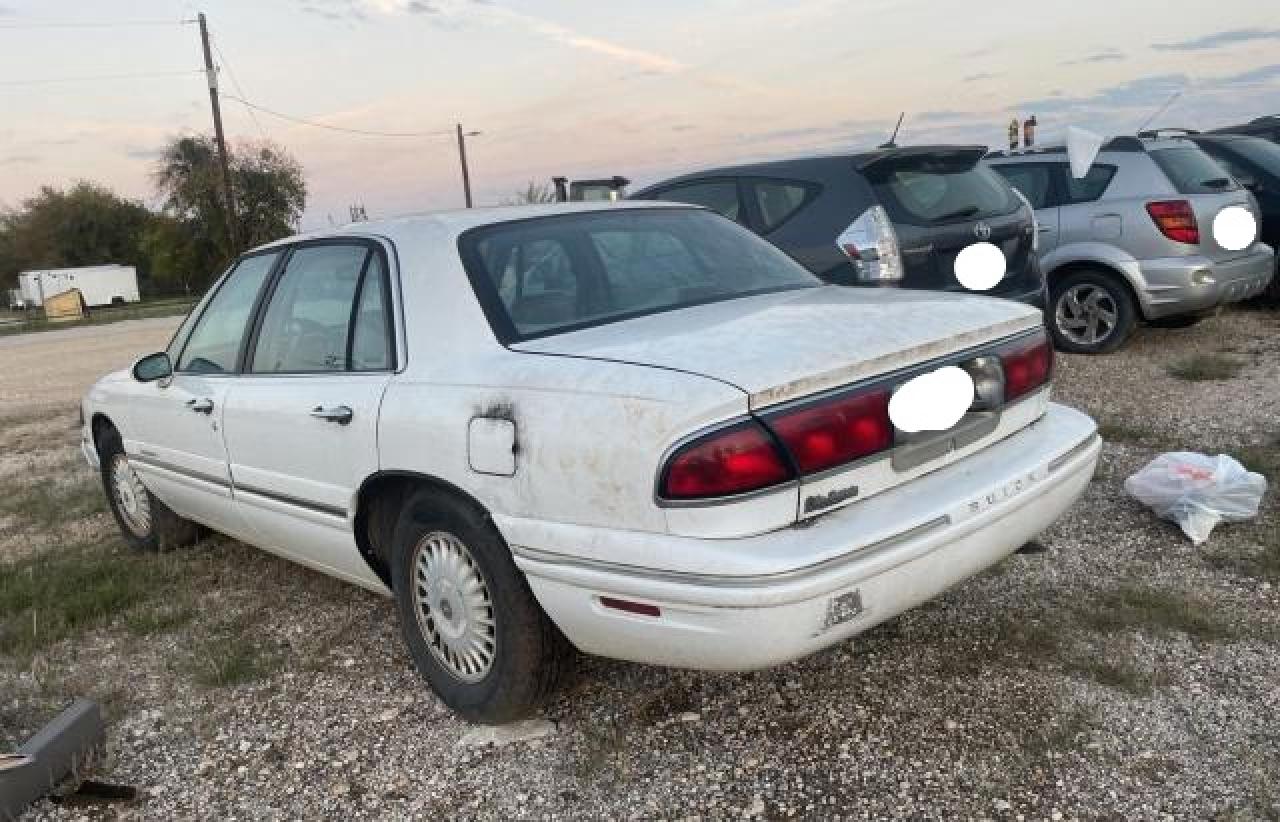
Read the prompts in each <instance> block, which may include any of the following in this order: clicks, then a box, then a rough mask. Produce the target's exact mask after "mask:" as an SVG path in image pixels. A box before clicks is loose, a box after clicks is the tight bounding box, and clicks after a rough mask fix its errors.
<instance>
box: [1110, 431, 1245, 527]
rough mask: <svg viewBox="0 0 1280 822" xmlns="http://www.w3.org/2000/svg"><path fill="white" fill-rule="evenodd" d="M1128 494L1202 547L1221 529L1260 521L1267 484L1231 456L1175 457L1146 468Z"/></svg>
mask: <svg viewBox="0 0 1280 822" xmlns="http://www.w3.org/2000/svg"><path fill="white" fill-rule="evenodd" d="M1124 488H1125V490H1126V491H1128V492H1129V493H1130V495H1132V496H1133V497H1135V498H1137V499H1138V500H1139V501H1140V502H1142V503H1143V504H1145V505H1146V506H1148V507H1149V508H1151V509H1152V510H1153V511H1155V512H1156V514H1157V515H1159V516H1160V517H1162V518H1164V519H1168V520H1173V521H1174V522H1176V523H1177V524H1178V525H1179V526H1180V527H1181V528H1182V530H1183V532H1184V533H1185V534H1186V535H1187V536H1189V537H1191V541H1192V542H1194V543H1195V544H1196V545H1199V544H1201V543H1202V542H1204V541H1205V540H1207V539H1208V538H1209V533H1210V532H1211V531H1213V529H1214V527H1215V526H1217V524H1218V523H1220V522H1235V521H1238V520H1243V519H1249V518H1250V517H1255V516H1257V515H1258V505H1259V504H1260V503H1261V502H1262V495H1263V494H1264V493H1265V492H1266V490H1267V480H1266V479H1265V478H1264V477H1263V476H1262V475H1261V474H1255V473H1253V472H1252V471H1248V470H1246V469H1245V467H1244V466H1243V465H1241V464H1240V463H1239V462H1237V461H1236V460H1234V459H1232V458H1231V457H1228V456H1227V455H1226V454H1219V455H1218V456H1216V457H1210V456H1207V455H1205V454H1195V453H1191V452H1189V451H1174V452H1172V453H1168V454H1161V455H1160V456H1158V457H1156V458H1155V459H1153V460H1152V461H1151V462H1149V463H1147V465H1146V467H1144V468H1143V469H1142V470H1140V471H1138V473H1136V474H1134V475H1133V476H1131V477H1129V478H1128V479H1126V480H1125V481H1124Z"/></svg>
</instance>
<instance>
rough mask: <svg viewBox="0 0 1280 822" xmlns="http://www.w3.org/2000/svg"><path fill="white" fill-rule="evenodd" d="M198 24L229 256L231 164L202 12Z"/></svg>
mask: <svg viewBox="0 0 1280 822" xmlns="http://www.w3.org/2000/svg"><path fill="white" fill-rule="evenodd" d="M196 19H197V20H198V21H199V22H200V43H201V45H203V46H204V73H205V76H206V77H207V78H208V80H209V104H210V105H212V106H213V137H214V139H215V140H216V141H217V143H218V162H219V164H221V166H222V193H223V196H224V197H225V199H226V208H227V239H228V240H230V242H231V255H232V256H233V257H234V256H235V255H237V254H239V253H240V238H239V236H238V234H239V232H237V231H236V200H235V195H234V194H233V193H232V190H231V163H230V162H229V161H228V160H227V138H226V137H225V136H224V135H223V133H222V108H221V107H220V106H219V105H218V71H217V69H215V68H214V67H213V55H212V54H211V53H210V52H209V26H208V24H207V23H205V19H204V12H200V14H199V15H197V18H196Z"/></svg>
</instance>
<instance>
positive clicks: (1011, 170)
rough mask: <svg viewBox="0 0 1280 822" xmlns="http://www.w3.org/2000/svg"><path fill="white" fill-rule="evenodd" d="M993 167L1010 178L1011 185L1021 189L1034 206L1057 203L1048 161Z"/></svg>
mask: <svg viewBox="0 0 1280 822" xmlns="http://www.w3.org/2000/svg"><path fill="white" fill-rule="evenodd" d="M992 168H993V169H995V171H996V173H997V174H999V175H1000V176H1001V177H1004V178H1005V179H1006V180H1008V181H1009V185H1011V186H1013V187H1014V188H1016V189H1018V191H1021V192H1022V196H1023V197H1026V198H1027V200H1028V201H1029V202H1030V203H1031V207H1032V208H1037V209H1039V208H1051V207H1052V206H1055V205H1057V203H1056V202H1054V196H1053V174H1052V172H1051V170H1050V166H1049V165H1048V164H1047V163H1007V164H1003V165H998V166H992Z"/></svg>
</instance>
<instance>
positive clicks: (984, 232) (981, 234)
mask: <svg viewBox="0 0 1280 822" xmlns="http://www.w3.org/2000/svg"><path fill="white" fill-rule="evenodd" d="M973 233H974V236H976V237H977V238H978V239H979V240H990V239H991V226H989V225H987V224H986V223H984V222H981V221H979V222H978V224H977V225H975V226H974V227H973Z"/></svg>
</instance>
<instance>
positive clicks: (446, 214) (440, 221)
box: [245, 200, 701, 254]
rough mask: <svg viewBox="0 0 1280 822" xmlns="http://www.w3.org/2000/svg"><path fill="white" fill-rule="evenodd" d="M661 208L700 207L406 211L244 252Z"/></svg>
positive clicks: (638, 204)
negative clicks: (331, 240) (341, 239)
mask: <svg viewBox="0 0 1280 822" xmlns="http://www.w3.org/2000/svg"><path fill="white" fill-rule="evenodd" d="M662 208H685V209H689V208H701V207H700V206H694V205H687V204H684V203H669V202H663V201H653V200H640V201H632V200H621V201H618V202H594V203H587V202H573V203H546V204H539V205H524V206H489V207H485V208H460V209H453V210H449V211H434V212H424V213H421V214H406V215H403V216H399V217H389V218H386V219H382V220H366V221H362V222H357V223H348V224H346V225H342V226H335V227H333V228H325V229H319V230H316V231H308V232H304V233H301V234H293V235H291V236H288V237H282V238H281V239H279V240H273V241H272V242H269V243H263V244H262V245H259V246H256V247H255V248H252V249H250V250H248V251H246V252H245V253H246V254H251V253H255V252H258V251H264V250H266V249H270V248H275V247H277V246H282V245H290V244H292V243H297V242H304V241H306V240H318V239H326V238H330V237H367V236H384V237H390V238H392V239H394V237H395V236H396V235H399V234H404V233H406V232H420V231H421V230H422V229H424V228H432V229H435V230H437V231H443V232H444V233H446V234H449V235H452V236H457V235H460V234H462V233H463V232H465V231H468V230H470V229H472V228H477V227H479V226H485V225H494V224H497V223H509V222H515V221H518V220H529V219H534V218H537V217H551V216H555V215H558V214H587V213H592V212H599V211H611V210H615V211H623V210H631V211H633V210H637V209H662Z"/></svg>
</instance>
